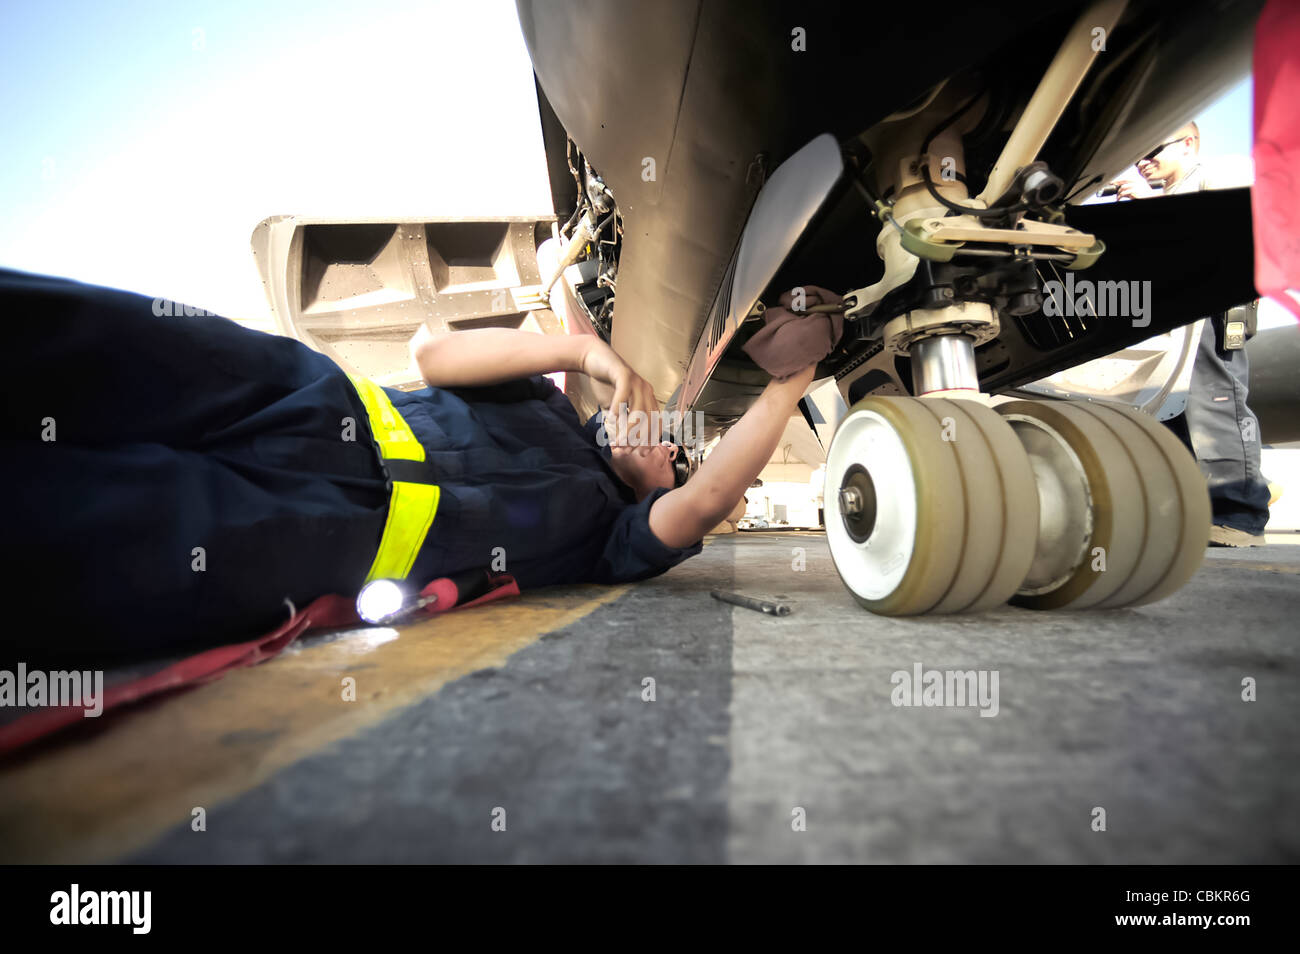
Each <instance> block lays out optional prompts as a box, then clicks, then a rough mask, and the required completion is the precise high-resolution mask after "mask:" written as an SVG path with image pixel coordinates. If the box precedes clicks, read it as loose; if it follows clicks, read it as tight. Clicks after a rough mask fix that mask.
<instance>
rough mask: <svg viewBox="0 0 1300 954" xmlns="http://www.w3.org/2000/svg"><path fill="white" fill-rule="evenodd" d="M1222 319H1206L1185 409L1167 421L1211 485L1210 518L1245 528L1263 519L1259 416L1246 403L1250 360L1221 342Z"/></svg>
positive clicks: (1260, 526)
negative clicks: (1211, 510)
mask: <svg viewBox="0 0 1300 954" xmlns="http://www.w3.org/2000/svg"><path fill="white" fill-rule="evenodd" d="M1220 325H1221V323H1220V322H1219V321H1218V320H1217V319H1214V318H1209V319H1206V321H1205V324H1204V327H1203V330H1202V332H1201V341H1200V345H1199V348H1198V351H1197V354H1196V363H1195V364H1194V365H1193V366H1192V379H1191V385H1190V388H1189V390H1188V395H1187V409H1186V411H1184V412H1183V414H1182V415H1181V416H1180V417H1178V418H1174V420H1173V421H1170V422H1169V423H1170V426H1171V427H1172V428H1173V430H1174V431H1175V433H1177V434H1178V435H1179V436H1180V437H1181V438H1182V439H1183V441H1184V442H1185V443H1187V445H1188V446H1189V447H1190V448H1191V449H1192V452H1193V453H1194V454H1195V455H1196V461H1197V463H1198V464H1200V466H1201V472H1202V473H1203V474H1205V479H1206V481H1207V482H1208V483H1209V487H1210V503H1211V506H1212V508H1213V513H1214V517H1213V519H1214V522H1215V523H1216V524H1218V525H1220V526H1226V527H1232V528H1234V529H1236V530H1243V531H1245V532H1247V533H1263V532H1264V526H1265V524H1267V523H1268V497H1269V493H1268V483H1267V482H1266V481H1265V480H1264V478H1263V476H1262V474H1261V472H1260V450H1261V446H1260V433H1259V420H1258V419H1257V418H1256V417H1255V414H1254V412H1252V411H1251V410H1250V408H1249V407H1248V406H1247V405H1246V398H1247V395H1248V393H1249V382H1250V363H1249V359H1248V358H1247V357H1246V352H1245V350H1244V349H1241V350H1237V351H1226V350H1224V349H1223V348H1222V346H1221V345H1222V342H1221V340H1220V339H1221V337H1222V334H1223V330H1222V328H1221V327H1220Z"/></svg>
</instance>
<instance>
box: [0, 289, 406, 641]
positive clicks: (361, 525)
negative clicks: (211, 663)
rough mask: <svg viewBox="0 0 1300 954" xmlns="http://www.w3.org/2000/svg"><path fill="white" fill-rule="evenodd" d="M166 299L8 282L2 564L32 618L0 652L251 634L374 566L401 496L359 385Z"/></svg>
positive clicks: (11, 633) (9, 633) (319, 362)
mask: <svg viewBox="0 0 1300 954" xmlns="http://www.w3.org/2000/svg"><path fill="white" fill-rule="evenodd" d="M168 307H169V303H168V304H166V305H163V306H162V307H161V308H160V307H158V305H157V303H155V302H153V301H151V300H150V299H148V298H144V297H141V296H138V295H132V294H128V293H124V292H120V291H112V290H108V289H103V288H96V287H93V286H86V285H80V284H77V283H74V282H68V281H64V280H61V279H54V278H48V277H44V276H35V275H24V274H19V273H15V272H5V271H0V308H2V309H3V313H4V316H5V319H6V320H5V327H6V333H7V335H8V336H9V347H8V355H7V357H8V361H7V362H6V364H7V368H6V384H5V390H6V394H5V400H4V406H3V410H2V412H0V441H3V447H4V471H3V477H2V478H0V481H3V483H2V484H0V487H2V488H3V490H4V499H5V501H6V502H7V504H8V511H9V513H8V515H7V520H6V524H7V528H6V534H5V538H6V539H5V547H4V555H3V557H0V560H3V573H4V579H5V580H6V582H7V584H8V589H9V593H10V612H11V613H15V612H17V615H18V617H19V618H21V619H24V620H25V622H23V623H22V624H21V625H19V626H12V625H11V626H9V627H7V629H6V630H5V631H4V634H3V635H0V656H6V657H9V658H11V659H12V660H31V659H32V658H33V657H40V656H52V655H54V656H56V655H61V654H72V655H74V656H76V657H77V658H91V657H99V656H103V657H113V656H121V655H130V654H141V653H154V652H161V653H167V652H172V651H178V650H179V651H184V650H188V649H191V648H196V647H200V646H205V645H213V644H219V643H225V642H235V641H240V640H244V639H250V638H253V637H255V636H258V635H261V634H262V633H264V632H266V631H268V630H269V629H271V628H273V627H274V626H276V625H277V624H278V623H280V622H283V621H284V620H286V619H288V616H289V608H288V607H289V604H290V603H292V604H293V605H294V606H295V607H297V608H301V607H303V606H304V605H305V604H306V603H307V602H309V601H310V600H312V599H314V598H315V597H316V596H319V595H322V594H324V593H331V592H341V593H348V592H352V593H355V592H356V588H357V587H358V586H359V585H360V584H361V582H362V581H363V579H364V576H365V573H366V571H367V570H368V569H369V565H370V562H371V560H372V559H373V558H374V554H375V550H376V548H377V546H378V543H379V537H380V534H381V533H382V529H383V522H384V516H385V512H386V507H387V493H386V490H385V482H384V477H383V473H382V471H381V469H380V468H379V465H378V462H377V460H376V458H375V453H374V449H373V447H372V445H371V444H370V443H369V431H368V428H367V427H366V425H365V417H364V406H362V405H361V404H360V401H359V399H358V398H357V397H356V395H355V393H354V391H353V390H352V386H351V384H350V382H348V380H347V378H346V376H344V375H343V374H342V372H341V371H340V370H339V368H338V367H337V366H336V365H335V364H334V363H333V362H332V361H330V360H329V359H328V358H325V357H324V356H322V355H319V354H317V353H316V352H314V351H312V350H311V349H309V348H307V347H306V346H304V345H302V344H301V343H299V342H297V341H293V340H291V339H288V338H283V337H279V336H275V335H267V334H263V333H261V332H257V331H252V330H249V329H246V328H243V327H241V326H239V325H237V324H235V323H234V322H231V321H228V320H227V319H225V318H220V317H216V316H208V315H197V316H192V317H185V316H166V315H162V316H160V315H158V314H157V313H156V312H158V311H159V310H163V311H166V310H167V309H168ZM349 419H351V420H352V421H353V424H354V426H353V427H352V428H351V431H350V432H349V429H348V421H349ZM286 601H287V602H286ZM19 610H21V612H18V611H19Z"/></svg>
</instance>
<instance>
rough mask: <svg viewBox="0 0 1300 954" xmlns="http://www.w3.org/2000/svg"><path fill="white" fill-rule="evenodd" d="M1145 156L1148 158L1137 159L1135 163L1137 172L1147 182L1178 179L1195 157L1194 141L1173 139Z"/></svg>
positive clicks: (1185, 137)
mask: <svg viewBox="0 0 1300 954" xmlns="http://www.w3.org/2000/svg"><path fill="white" fill-rule="evenodd" d="M1147 155H1148V156H1149V157H1150V158H1146V159H1139V160H1138V163H1137V171H1138V172H1139V173H1140V174H1141V176H1142V178H1143V179H1146V180H1147V182H1155V181H1158V180H1166V179H1170V178H1175V177H1180V176H1182V175H1183V173H1184V172H1185V171H1186V170H1187V168H1188V166H1190V165H1191V162H1192V159H1193V157H1194V156H1195V155H1196V152H1195V140H1194V139H1193V138H1192V137H1191V136H1184V137H1183V138H1181V139H1174V140H1172V141H1169V142H1166V143H1164V144H1163V145H1162V146H1161V147H1160V148H1159V149H1157V150H1155V151H1154V153H1148V154H1147Z"/></svg>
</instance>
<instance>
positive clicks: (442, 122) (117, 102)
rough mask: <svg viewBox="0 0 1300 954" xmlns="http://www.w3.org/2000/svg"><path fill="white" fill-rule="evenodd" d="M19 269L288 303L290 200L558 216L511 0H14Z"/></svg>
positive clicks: (10, 94) (13, 192)
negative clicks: (254, 241) (281, 263)
mask: <svg viewBox="0 0 1300 954" xmlns="http://www.w3.org/2000/svg"><path fill="white" fill-rule="evenodd" d="M0 18H2V19H3V30H2V31H0V79H2V81H3V88H4V90H5V96H4V98H3V101H2V102H0V129H3V130H4V136H3V139H2V140H0V265H3V266H5V267H10V268H19V269H24V270H28V271H38V272H47V273H52V274H59V275H67V276H70V277H73V278H77V279H80V280H83V281H90V282H95V283H100V284H106V285H114V286H116V287H120V288H128V289H131V290H135V291H140V292H144V293H146V294H149V295H151V296H153V295H158V296H164V297H168V298H174V299H177V300H179V301H185V302H188V303H190V304H194V305H199V306H202V307H205V308H208V309H211V310H213V311H216V312H219V313H221V314H226V315H229V316H230V317H234V318H249V319H256V318H261V317H267V316H268V312H267V305H266V301H265V297H264V295H263V292H262V286H261V283H260V280H259V278H258V277H257V269H256V265H255V262H254V259H253V254H252V251H251V247H250V245H249V237H250V236H251V235H252V232H253V228H254V226H255V225H256V224H257V223H258V222H259V221H261V220H262V219H263V218H266V217H267V216H270V215H277V214H305V215H324V216H344V217H346V216H370V217H383V216H385V215H397V214H403V215H429V216H439V215H498V214H502V215H504V214H512V215H533V214H537V215H549V214H551V200H550V191H549V187H548V184H547V178H546V166H545V159H544V157H543V153H542V139H541V129H540V125H539V121H538V117H537V100H536V96H535V93H534V91H533V79H532V67H531V65H530V63H529V60H528V53H527V50H526V48H525V46H524V42H523V36H522V34H521V33H520V30H519V23H518V19H517V16H516V13H515V8H514V4H513V3H512V2H510V0H476V2H473V3H466V2H460V3H452V2H446V0H370V2H367V3H366V4H358V3H355V2H347V3H341V2H323V0H311V2H304V0H276V2H249V0H232V2H220V3H216V2H200V3H186V4H170V3H161V2H152V3H151V2H131V3H120V4H112V5H109V4H102V3H90V2H69V0H51V2H48V3H36V2H24V3H22V4H21V5H7V6H6V9H5V11H4V13H3V14H0Z"/></svg>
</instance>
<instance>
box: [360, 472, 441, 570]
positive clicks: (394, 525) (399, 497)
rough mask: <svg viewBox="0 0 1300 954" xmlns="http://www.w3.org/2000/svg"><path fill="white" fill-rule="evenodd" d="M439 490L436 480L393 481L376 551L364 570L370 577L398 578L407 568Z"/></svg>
mask: <svg viewBox="0 0 1300 954" xmlns="http://www.w3.org/2000/svg"><path fill="white" fill-rule="evenodd" d="M440 495H441V492H440V491H439V489H438V487H437V485H436V484H412V483H407V482H406V481H403V480H395V481H393V495H392V497H391V498H390V499H389V501H388V520H387V521H385V523H384V535H383V537H382V538H381V539H380V541H379V552H378V553H376V554H375V562H374V563H373V564H372V565H371V567H370V572H369V573H368V574H366V582H367V583H369V582H370V581H371V580H402V579H405V578H406V575H407V574H408V573H410V572H411V566H412V565H413V564H414V563H415V557H416V554H418V553H419V552H420V547H421V546H423V545H424V538H425V536H426V535H427V534H428V532H429V527H430V526H432V525H433V517H434V514H435V513H437V512H438V498H439V497H440Z"/></svg>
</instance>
